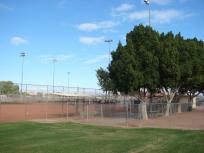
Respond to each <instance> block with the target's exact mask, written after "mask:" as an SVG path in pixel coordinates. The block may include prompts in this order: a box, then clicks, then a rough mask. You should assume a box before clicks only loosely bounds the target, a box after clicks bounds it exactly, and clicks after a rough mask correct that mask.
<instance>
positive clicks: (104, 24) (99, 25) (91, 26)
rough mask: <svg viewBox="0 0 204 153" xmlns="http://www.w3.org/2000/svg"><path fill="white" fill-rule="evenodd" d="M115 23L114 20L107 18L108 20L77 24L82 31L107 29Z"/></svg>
mask: <svg viewBox="0 0 204 153" xmlns="http://www.w3.org/2000/svg"><path fill="white" fill-rule="evenodd" d="M117 25H118V24H117V23H116V22H113V21H110V20H109V21H101V22H96V23H83V24H80V25H79V26H78V29H79V30H83V31H94V30H107V29H112V28H113V27H115V26H117Z"/></svg>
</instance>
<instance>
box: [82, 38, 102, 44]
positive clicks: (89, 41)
mask: <svg viewBox="0 0 204 153" xmlns="http://www.w3.org/2000/svg"><path fill="white" fill-rule="evenodd" d="M104 40H105V37H103V36H102V37H80V38H79V41H80V42H81V43H83V44H86V45H96V44H100V43H102V42H104Z"/></svg>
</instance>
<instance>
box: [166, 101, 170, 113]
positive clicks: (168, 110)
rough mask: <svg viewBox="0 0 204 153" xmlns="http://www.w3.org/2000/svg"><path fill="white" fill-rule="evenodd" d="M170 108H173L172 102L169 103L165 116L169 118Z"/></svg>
mask: <svg viewBox="0 0 204 153" xmlns="http://www.w3.org/2000/svg"><path fill="white" fill-rule="evenodd" d="M170 108H171V101H167V104H166V113H165V116H169V112H170Z"/></svg>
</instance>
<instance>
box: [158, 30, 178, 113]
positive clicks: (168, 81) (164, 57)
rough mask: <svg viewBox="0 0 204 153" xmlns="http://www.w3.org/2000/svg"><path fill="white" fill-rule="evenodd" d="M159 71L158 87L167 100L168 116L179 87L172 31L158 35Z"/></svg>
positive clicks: (176, 50)
mask: <svg viewBox="0 0 204 153" xmlns="http://www.w3.org/2000/svg"><path fill="white" fill-rule="evenodd" d="M158 57H159V73H160V80H159V82H160V89H161V90H162V92H163V93H164V95H165V98H166V101H167V107H166V116H169V112H170V105H171V102H172V100H173V98H174V96H175V94H176V93H177V92H178V90H179V87H180V80H181V72H180V65H179V52H178V49H177V42H176V40H175V38H174V34H173V33H172V32H168V33H167V34H166V35H165V34H164V33H162V34H161V35H160V52H159V54H158Z"/></svg>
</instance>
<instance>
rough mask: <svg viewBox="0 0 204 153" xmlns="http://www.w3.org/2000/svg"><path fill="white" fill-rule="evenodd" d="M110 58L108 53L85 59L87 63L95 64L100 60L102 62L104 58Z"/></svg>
mask: <svg viewBox="0 0 204 153" xmlns="http://www.w3.org/2000/svg"><path fill="white" fill-rule="evenodd" d="M108 58H109V55H108V54H106V55H100V56H97V57H95V58H93V59H90V60H87V61H85V64H94V63H98V62H101V61H103V60H106V59H108Z"/></svg>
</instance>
